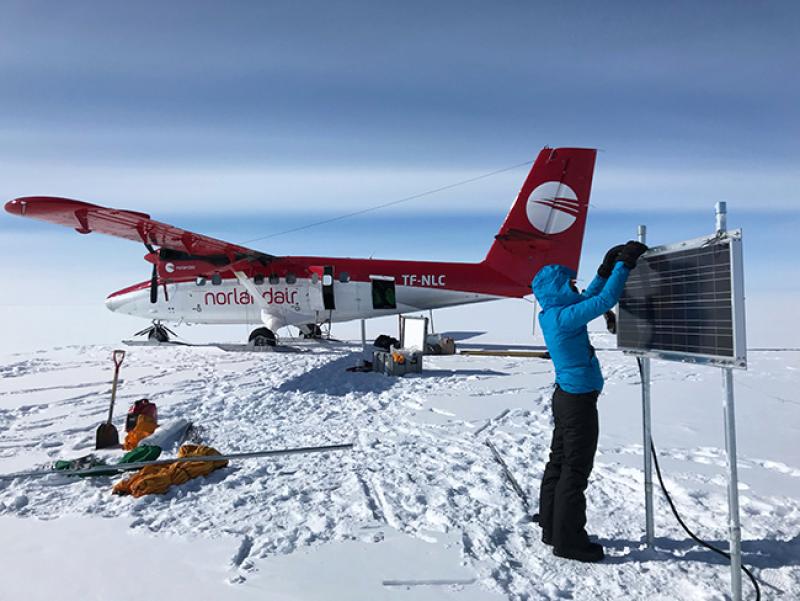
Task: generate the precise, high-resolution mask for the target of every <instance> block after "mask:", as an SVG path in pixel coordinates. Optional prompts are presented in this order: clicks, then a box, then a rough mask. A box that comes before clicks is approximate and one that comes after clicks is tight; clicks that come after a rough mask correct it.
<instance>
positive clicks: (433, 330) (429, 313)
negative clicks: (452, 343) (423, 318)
mask: <svg viewBox="0 0 800 601" xmlns="http://www.w3.org/2000/svg"><path fill="white" fill-rule="evenodd" d="M428 315H429V318H428V323H429V324H431V331H430V332H429V334H435V333H436V330H435V329H434V327H433V309H431V310H430V311H429V312H428Z"/></svg>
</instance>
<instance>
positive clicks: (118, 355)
mask: <svg viewBox="0 0 800 601" xmlns="http://www.w3.org/2000/svg"><path fill="white" fill-rule="evenodd" d="M124 358H125V351H120V350H116V351H114V352H113V353H112V354H111V359H112V360H113V361H114V382H113V383H112V384H111V406H110V407H109V408H108V423H109V424H110V423H111V418H112V417H113V415H114V400H115V399H116V398H117V379H118V378H119V368H120V366H121V365H122V360H123V359H124Z"/></svg>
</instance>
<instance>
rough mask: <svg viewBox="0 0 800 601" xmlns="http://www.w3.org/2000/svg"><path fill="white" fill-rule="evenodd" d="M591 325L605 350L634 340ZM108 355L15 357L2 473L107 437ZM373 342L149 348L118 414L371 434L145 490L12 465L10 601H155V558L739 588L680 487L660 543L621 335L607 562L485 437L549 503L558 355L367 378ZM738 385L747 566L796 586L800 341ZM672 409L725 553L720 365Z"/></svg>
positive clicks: (388, 577) (673, 430) (443, 583)
mask: <svg viewBox="0 0 800 601" xmlns="http://www.w3.org/2000/svg"><path fill="white" fill-rule="evenodd" d="M593 336H594V338H595V340H594V343H595V346H597V347H598V348H604V347H606V348H609V347H613V346H614V345H613V339H612V338H611V337H609V336H607V335H601V334H594V335H593ZM529 342H530V340H529ZM110 351H111V347H107V346H70V347H61V348H54V349H50V350H40V351H36V352H26V353H21V354H16V355H7V356H6V357H5V358H4V360H3V362H2V363H0V431H2V436H0V473H9V472H13V471H17V470H24V469H32V468H36V467H38V466H42V465H44V464H46V463H47V462H51V461H53V460H54V459H57V458H72V457H78V456H81V455H83V454H86V453H88V452H92V451H93V446H94V433H95V429H96V428H97V425H98V424H99V423H100V422H101V421H103V420H104V419H105V416H106V414H107V411H108V399H109V394H110V376H111V362H110ZM358 351H359V349H358V348H356V347H353V348H351V349H345V352H310V353H304V354H292V355H286V354H268V353H259V354H255V353H225V352H223V351H220V350H217V349H211V348H188V347H183V348H147V347H133V348H130V349H128V355H127V356H126V359H125V363H124V364H123V366H122V372H121V377H122V382H121V384H120V388H119V394H118V399H117V409H116V412H115V413H116V419H115V423H116V425H117V427H118V428H119V429H120V431H122V430H123V420H124V412H125V410H126V409H127V407H128V405H129V404H130V403H132V402H133V401H134V400H136V399H138V398H142V397H144V396H149V398H150V399H151V400H153V401H154V402H156V403H157V404H158V409H159V418H160V419H161V420H165V421H166V420H172V419H176V418H186V419H189V420H191V421H192V422H194V423H195V424H197V425H199V426H201V427H202V435H203V436H204V439H205V440H206V441H207V442H208V443H209V444H211V445H213V446H214V447H216V448H217V449H219V450H220V451H223V452H227V453H235V452H244V451H253V450H261V449H268V448H281V447H294V446H307V445H326V444H336V443H341V442H351V441H352V442H355V443H356V448H355V449H354V450H353V451H352V452H344V453H342V452H339V453H330V454H325V455H308V456H290V457H281V458H277V459H255V460H247V461H240V462H233V463H231V465H230V466H229V467H228V468H226V469H223V470H219V471H216V472H214V473H213V474H211V475H210V476H209V477H208V478H201V479H197V480H193V481H191V482H189V483H187V484H185V485H183V486H181V487H175V488H173V489H171V490H170V491H169V492H168V493H167V494H166V495H163V496H150V497H143V498H141V499H133V498H130V497H117V496H113V495H111V485H112V483H113V481H114V480H116V478H110V477H98V478H91V479H89V478H87V479H81V480H70V479H67V478H65V477H63V476H57V475H53V476H48V477H45V478H39V479H21V478H18V479H14V480H0V547H1V548H2V549H3V552H4V553H3V555H4V559H3V562H2V567H0V573H1V574H2V579H1V581H2V587H0V599H15V600H16V599H52V598H59V599H63V600H68V599H87V598H98V599H135V598H136V599H139V598H141V596H142V590H143V588H142V586H143V584H142V580H141V579H140V576H139V575H142V574H146V575H147V582H148V583H149V584H148V587H152V589H151V590H152V591H154V593H153V594H155V592H157V594H156V597H157V598H175V599H184V598H192V599H251V598H252V599H255V598H259V599H264V598H269V599H279V600H281V599H293V600H298V599H300V600H315V601H316V600H323V599H347V600H362V599H363V600H365V601H366V600H374V599H414V600H417V599H422V600H428V599H459V600H473V599H570V598H572V599H650V600H660V599H693V600H694V599H696V600H704V599H725V598H727V594H728V593H727V591H728V590H729V579H730V572H729V569H728V567H727V565H725V563H724V561H722V559H721V558H719V557H717V556H716V555H714V554H712V553H710V552H707V551H706V550H704V549H702V548H701V547H698V546H697V545H695V544H694V543H693V542H692V541H691V540H690V539H688V537H687V536H686V535H685V534H684V533H683V531H682V530H680V528H679V526H678V525H677V523H676V522H675V520H674V519H673V518H672V516H671V515H670V514H669V511H668V509H667V506H666V503H665V502H664V501H663V499H662V497H661V494H660V491H658V490H656V510H657V513H656V534H657V545H656V547H657V548H656V550H647V549H645V548H643V546H642V538H643V529H644V503H643V475H642V470H641V462H642V434H641V411H640V396H639V395H640V388H639V379H638V371H637V368H636V363H635V361H634V359H633V358H631V357H629V356H625V355H623V354H622V353H619V352H616V351H600V352H599V358H600V360H601V363H602V364H603V366H604V372H605V375H606V378H607V386H606V390H605V392H604V394H603V396H602V397H601V399H600V403H599V408H600V419H601V436H600V444H599V451H598V456H597V460H596V464H595V470H594V473H593V475H592V479H591V481H590V485H589V491H588V517H589V528H590V531H591V532H592V533H593V534H595V535H597V537H598V538H599V540H600V541H601V542H602V543H603V544H604V545H605V547H606V550H607V554H608V558H607V559H606V560H605V561H604V562H603V563H601V564H597V565H585V564H579V563H575V562H570V561H565V560H561V559H559V558H556V557H554V556H553V555H552V553H551V549H550V548H549V547H546V546H544V545H543V544H542V543H541V542H540V541H539V534H540V531H539V530H538V528H537V527H536V526H535V525H532V524H531V523H529V522H528V521H526V520H525V519H524V518H525V515H524V510H523V507H522V504H521V502H520V500H519V499H518V498H517V497H516V496H515V494H514V493H513V491H512V490H511V488H510V487H509V486H508V484H507V482H506V480H505V479H504V476H503V473H502V471H501V469H500V466H499V465H498V464H497V463H495V461H494V460H493V457H492V454H491V452H490V451H489V449H488V448H487V447H486V445H485V442H486V441H487V440H491V441H492V442H493V443H494V445H495V446H496V447H497V448H498V450H499V451H500V453H501V454H502V455H503V457H504V458H505V460H506V462H507V463H508V465H509V467H510V469H511V470H512V472H513V473H514V475H515V476H516V478H517V480H518V481H519V482H520V483H521V485H522V487H523V488H524V489H525V491H526V492H527V493H528V494H529V496H530V498H531V500H532V502H533V505H534V507H535V505H536V501H535V499H536V495H537V492H538V483H539V478H540V477H541V474H542V470H543V468H544V461H545V460H546V456H547V447H548V444H549V436H550V427H551V426H550V410H549V398H550V395H551V385H552V381H553V372H552V365H551V364H550V363H549V362H548V361H544V360H539V359H523V358H502V357H466V356H455V357H428V358H426V360H425V361H426V363H425V371H424V372H423V373H422V374H420V375H409V376H406V377H403V378H397V379H393V378H389V377H385V376H382V375H379V374H372V373H350V372H346V371H345V368H346V367H349V366H351V365H353V364H354V363H355V361H356V359H357V357H358V356H360V355H359V352H358ZM735 386H736V403H737V420H738V422H737V427H738V447H739V459H740V462H739V476H740V479H741V486H740V495H741V498H740V503H741V516H742V538H743V550H744V561H745V563H746V564H747V565H749V566H752V567H753V569H754V571H755V573H756V574H757V575H758V577H759V578H760V579H762V581H763V584H762V594H763V598H765V599H770V598H780V599H797V598H798V597H800V593H799V592H800V536H799V534H800V450H798V445H797V440H798V439H800V419H798V418H800V394H798V390H800V353H798V352H751V353H750V365H749V370H748V371H746V372H742V371H737V372H736V374H735ZM653 413H654V438H655V443H656V445H657V448H658V451H659V457H660V458H661V464H662V468H663V470H664V472H665V474H666V480H667V485H668V487H669V489H670V491H671V493H672V495H673V498H674V499H675V501H676V503H677V505H678V507H679V509H680V510H681V513H682V515H683V516H684V518H685V519H686V520H687V522H688V523H689V524H691V525H693V526H694V528H695V530H696V531H697V533H698V534H700V535H701V536H702V537H704V538H706V539H708V540H710V541H714V542H716V543H717V544H718V545H721V546H723V547H726V545H727V543H726V540H727V499H726V479H725V473H726V472H725V452H724V439H723V428H722V389H721V377H720V372H719V370H718V369H714V368H708V367H701V366H693V365H683V364H676V363H666V362H656V361H654V362H653ZM103 453H104V454H105V455H107V456H109V457H115V456H118V455H119V454H120V453H121V452H120V451H113V450H111V451H104V452H103ZM743 587H744V588H743V590H744V593H745V596H746V597H751V595H752V591H751V589H750V585H749V583H748V582H747V581H746V580H745V582H744V585H743Z"/></svg>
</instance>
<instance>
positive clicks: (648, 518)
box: [638, 225, 655, 549]
mask: <svg viewBox="0 0 800 601" xmlns="http://www.w3.org/2000/svg"><path fill="white" fill-rule="evenodd" d="M638 238H639V242H641V243H642V244H644V243H645V242H647V226H646V225H640V226H639V229H638ZM639 361H640V362H641V366H642V370H641V376H642V432H643V434H644V444H643V451H644V516H645V543H646V544H647V547H648V548H649V549H652V548H653V545H654V544H655V516H654V510H653V451H652V449H651V447H650V441H651V440H652V438H653V418H652V411H651V403H650V358H649V357H641V358H640V359H639Z"/></svg>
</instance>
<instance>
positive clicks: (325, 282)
mask: <svg viewBox="0 0 800 601" xmlns="http://www.w3.org/2000/svg"><path fill="white" fill-rule="evenodd" d="M322 304H323V306H324V307H325V310H326V311H333V310H334V309H335V308H336V300H335V299H334V296H333V267H332V266H330V265H326V266H325V268H324V269H323V273H322Z"/></svg>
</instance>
